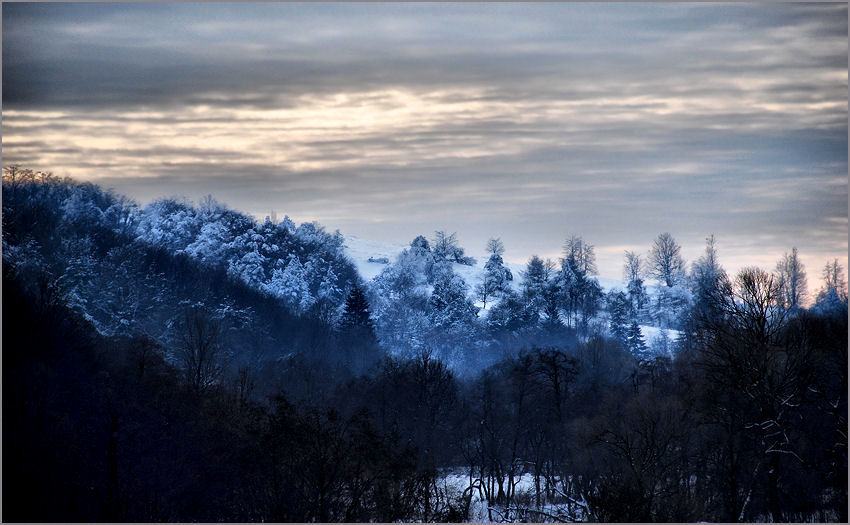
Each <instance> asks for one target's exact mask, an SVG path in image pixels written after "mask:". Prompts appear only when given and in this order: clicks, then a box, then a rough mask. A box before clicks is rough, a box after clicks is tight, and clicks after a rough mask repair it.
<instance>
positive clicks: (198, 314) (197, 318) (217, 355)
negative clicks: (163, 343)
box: [177, 307, 224, 392]
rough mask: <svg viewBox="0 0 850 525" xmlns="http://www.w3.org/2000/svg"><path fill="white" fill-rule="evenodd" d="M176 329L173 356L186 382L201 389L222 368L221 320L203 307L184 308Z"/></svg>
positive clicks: (216, 376) (213, 381) (215, 376)
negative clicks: (177, 341) (176, 345)
mask: <svg viewBox="0 0 850 525" xmlns="http://www.w3.org/2000/svg"><path fill="white" fill-rule="evenodd" d="M177 332H178V337H179V346H178V349H177V359H178V361H179V363H180V365H181V368H182V369H183V372H184V374H185V378H186V381H187V382H188V383H189V384H190V385H192V388H194V389H195V391H196V392H202V391H204V390H206V389H207V388H209V387H211V386H212V385H214V384H215V383H216V381H218V379H219V378H220V377H221V374H222V372H223V369H224V366H223V365H224V350H223V348H222V346H221V337H222V329H221V323H220V322H219V321H218V320H217V319H214V318H213V317H212V316H211V315H210V314H209V313H208V312H207V311H206V310H205V309H204V308H200V307H187V308H186V310H185V311H184V314H183V318H182V319H181V320H180V323H179V324H178V328H177Z"/></svg>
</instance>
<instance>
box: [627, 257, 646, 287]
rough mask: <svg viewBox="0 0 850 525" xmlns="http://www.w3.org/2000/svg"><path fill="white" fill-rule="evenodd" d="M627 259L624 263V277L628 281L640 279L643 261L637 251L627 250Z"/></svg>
mask: <svg viewBox="0 0 850 525" xmlns="http://www.w3.org/2000/svg"><path fill="white" fill-rule="evenodd" d="M625 257H626V261H625V263H624V264H623V278H624V279H625V280H626V282H629V283H630V282H632V281H637V280H638V279H640V276H641V273H642V267H643V261H642V260H641V258H640V255H638V254H637V253H635V252H632V251H626V252H625Z"/></svg>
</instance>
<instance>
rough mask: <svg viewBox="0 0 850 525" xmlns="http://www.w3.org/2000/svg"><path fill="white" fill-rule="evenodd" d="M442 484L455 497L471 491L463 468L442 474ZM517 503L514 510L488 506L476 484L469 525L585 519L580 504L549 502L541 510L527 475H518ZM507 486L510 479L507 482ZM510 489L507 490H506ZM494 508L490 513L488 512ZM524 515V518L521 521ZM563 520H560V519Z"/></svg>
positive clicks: (478, 484) (470, 506)
mask: <svg viewBox="0 0 850 525" xmlns="http://www.w3.org/2000/svg"><path fill="white" fill-rule="evenodd" d="M442 483H443V484H444V486H445V488H446V489H447V490H449V491H450V492H451V493H454V494H466V492H465V491H467V490H468V488H469V486H470V485H469V475H468V473H466V472H464V471H463V470H462V469H457V470H455V471H453V472H449V473H446V474H444V475H443V480H442ZM515 483H516V489H515V501H514V502H513V504H512V505H511V507H510V508H509V509H508V508H505V507H504V506H501V505H493V506H492V507H489V506H488V505H487V501H486V499H484V497H483V496H484V494H483V492H482V491H481V490H479V489H477V487H479V486H480V483H475V484H474V486H475V487H476V489H473V490H472V491H471V492H472V498H471V501H470V505H469V522H470V523H487V522H505V521H517V520H520V519H522V518H524V520H523V521H525V520H529V519H531V520H532V521H535V522H551V521H567V520H568V516H572V517H573V518H577V520H576V521H578V520H580V519H581V517H582V509H581V507H580V506H581V504H582V503H580V502H579V503H578V505H573V506H571V508H570V506H568V505H566V504H553V503H546V504H544V505H543V506H542V507H541V508H539V509H538V508H535V507H534V505H533V501H534V476H532V475H531V474H528V473H525V474H521V475H520V476H519V479H518V480H516V481H515ZM505 484H507V479H506V480H505ZM506 488H507V487H506ZM488 508H489V509H492V510H491V511H488ZM521 516H522V518H521ZM557 518H560V519H557Z"/></svg>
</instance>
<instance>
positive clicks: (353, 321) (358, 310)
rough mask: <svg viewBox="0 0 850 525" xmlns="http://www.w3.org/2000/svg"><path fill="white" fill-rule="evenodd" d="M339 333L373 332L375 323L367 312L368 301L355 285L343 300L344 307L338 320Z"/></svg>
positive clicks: (368, 311) (360, 289) (361, 290)
mask: <svg viewBox="0 0 850 525" xmlns="http://www.w3.org/2000/svg"><path fill="white" fill-rule="evenodd" d="M338 327H339V330H340V331H346V330H355V329H365V330H368V331H371V332H374V329H375V323H374V321H373V320H372V314H371V312H370V310H369V301H368V300H367V299H366V294H365V293H364V292H363V288H361V287H360V286H359V285H357V284H355V285H354V286H352V287H351V290H350V291H349V292H348V296H347V297H346V298H345V306H344V307H343V310H342V315H341V316H340V318H339V323H338Z"/></svg>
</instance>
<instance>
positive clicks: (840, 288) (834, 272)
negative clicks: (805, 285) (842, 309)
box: [817, 259, 847, 303]
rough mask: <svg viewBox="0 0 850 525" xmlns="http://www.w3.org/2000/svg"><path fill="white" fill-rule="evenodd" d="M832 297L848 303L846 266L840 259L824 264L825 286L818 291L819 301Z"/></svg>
mask: <svg viewBox="0 0 850 525" xmlns="http://www.w3.org/2000/svg"><path fill="white" fill-rule="evenodd" d="M830 298H832V299H833V300H835V299H837V300H838V301H840V302H844V303H847V281H846V279H845V278H844V268H843V267H842V266H841V264H840V263H839V262H838V259H835V260H834V261H833V262H828V263H826V266H824V269H823V288H822V289H821V291H820V292H818V297H817V301H818V303H822V302H824V301H826V300H828V299H830Z"/></svg>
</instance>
